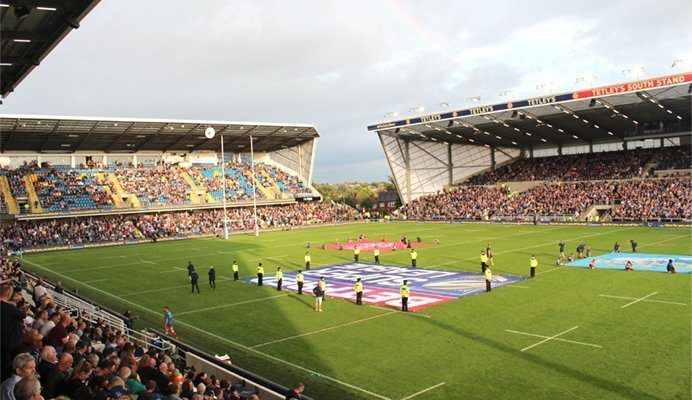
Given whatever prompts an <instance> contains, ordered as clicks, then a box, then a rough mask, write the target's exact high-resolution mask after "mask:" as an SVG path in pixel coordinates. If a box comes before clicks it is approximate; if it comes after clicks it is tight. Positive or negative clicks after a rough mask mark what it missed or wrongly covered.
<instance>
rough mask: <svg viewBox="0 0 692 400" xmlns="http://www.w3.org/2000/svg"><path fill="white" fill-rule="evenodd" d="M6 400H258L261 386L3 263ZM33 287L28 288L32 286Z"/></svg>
mask: <svg viewBox="0 0 692 400" xmlns="http://www.w3.org/2000/svg"><path fill="white" fill-rule="evenodd" d="M0 277H1V278H2V286H1V287H0V300H2V315H1V319H2V350H1V352H2V379H1V380H2V383H1V384H0V397H2V399H3V400H40V399H41V398H44V399H47V400H50V399H55V398H59V399H74V400H106V399H116V400H117V399H121V398H122V399H130V398H132V399H134V398H137V399H141V400H181V399H189V400H241V399H249V400H259V399H260V397H259V396H260V393H259V391H258V389H257V388H256V387H248V386H247V385H246V384H245V382H244V381H239V382H236V383H232V382H231V381H229V380H226V379H219V378H218V377H216V376H215V375H209V374H207V373H205V372H197V371H195V369H194V368H188V367H187V366H186V365H185V363H184V361H183V360H181V359H179V358H176V359H173V358H171V357H170V356H169V355H167V354H165V353H164V352H163V351H162V350H160V349H158V348H156V347H153V346H150V347H148V348H147V346H143V345H142V343H141V342H139V341H138V340H136V339H133V338H132V337H131V336H128V335H127V332H126V331H122V330H118V329H116V328H113V327H112V326H109V325H108V324H107V323H105V321H104V320H102V319H99V318H95V317H94V316H93V315H89V314H88V313H86V312H83V313H81V314H80V313H79V312H77V311H76V310H70V309H67V308H64V307H62V306H59V305H56V302H55V301H54V297H55V296H56V295H55V294H54V293H56V292H57V293H60V292H64V289H62V286H60V283H59V282H57V283H56V286H55V288H54V289H50V288H49V287H48V286H47V285H46V284H45V283H44V282H42V281H41V280H40V279H39V280H38V281H37V282H35V284H34V283H33V281H30V280H29V279H27V276H26V275H25V273H24V272H23V271H22V270H21V269H20V266H19V262H16V261H9V260H8V259H6V258H0ZM30 283H31V285H30Z"/></svg>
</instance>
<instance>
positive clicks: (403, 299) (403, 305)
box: [399, 281, 411, 312]
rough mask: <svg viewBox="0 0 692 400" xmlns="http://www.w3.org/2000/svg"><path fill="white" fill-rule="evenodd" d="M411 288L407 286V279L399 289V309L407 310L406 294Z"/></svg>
mask: <svg viewBox="0 0 692 400" xmlns="http://www.w3.org/2000/svg"><path fill="white" fill-rule="evenodd" d="M410 292H411V290H410V289H409V288H408V281H404V284H403V285H401V288H400V289H399V294H401V311H404V312H406V311H408V296H409V294H410Z"/></svg>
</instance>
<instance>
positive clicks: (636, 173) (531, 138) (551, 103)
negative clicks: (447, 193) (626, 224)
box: [368, 73, 692, 219]
mask: <svg viewBox="0 0 692 400" xmlns="http://www.w3.org/2000/svg"><path fill="white" fill-rule="evenodd" d="M691 82H692V73H681V74H677V75H670V76H662V77H655V78H651V79H646V80H641V81H636V82H624V83H619V84H614V85H610V86H604V87H598V88H592V89H587V90H576V91H574V92H569V93H558V94H551V95H548V96H541V97H535V98H529V99H524V100H515V101H512V102H509V103H498V104H488V105H481V106H478V107H473V108H469V109H461V110H455V111H449V112H443V113H437V114H427V115H421V116H416V117H411V118H407V119H402V120H394V121H388V122H382V123H378V124H373V125H369V126H368V130H369V131H371V132H376V133H377V134H378V136H379V139H380V142H381V144H382V148H383V150H384V153H385V155H386V157H387V161H388V162H389V167H390V169H391V171H392V175H393V177H394V180H395V182H396V185H397V188H398V190H399V194H400V196H401V198H402V200H403V201H404V203H411V202H412V201H414V200H415V199H417V198H419V197H421V196H426V195H430V194H432V193H436V192H438V191H440V190H443V189H447V188H451V187H454V186H458V185H460V184H464V185H466V186H468V185H491V184H494V185H497V186H500V185H502V184H505V185H509V187H511V188H513V189H515V190H518V191H524V190H526V189H528V188H530V187H532V186H535V185H536V184H538V183H544V182H545V181H549V182H556V181H580V180H594V179H635V178H653V177H658V176H668V175H671V174H679V171H669V169H676V170H678V169H683V170H686V171H687V174H688V175H689V168H690V163H689V161H690V159H689V154H690V153H689V146H690V109H691V106H692V102H691V100H690V99H691V97H692V94H691V93H692V86H691V85H692V83H691ZM664 148H665V149H664ZM641 149H644V150H641ZM671 152H672V154H671ZM597 188H598V185H594V189H593V190H598V189H597ZM548 191H550V189H548ZM685 194H687V193H685ZM539 195H540V193H539ZM618 200H624V199H618ZM588 205H590V206H600V205H607V206H612V204H597V203H589V204H588ZM527 211H528V212H530V213H531V214H533V213H534V212H536V211H537V210H527ZM550 211H553V212H554V211H557V212H559V213H567V212H568V211H574V210H573V209H570V210H567V209H560V210H550ZM578 211H579V212H580V215H579V217H580V218H581V219H584V218H586V216H587V215H581V212H582V211H584V209H583V207H581V208H579V209H578ZM486 214H488V213H486ZM476 217H477V218H478V217H481V215H476ZM649 217H651V218H655V217H658V215H646V216H644V218H645V219H647V218H649ZM678 217H684V218H689V217H690V215H689V213H685V215H684V216H678Z"/></svg>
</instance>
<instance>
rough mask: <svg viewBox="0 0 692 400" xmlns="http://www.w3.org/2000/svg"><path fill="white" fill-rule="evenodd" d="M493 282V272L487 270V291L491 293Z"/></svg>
mask: <svg viewBox="0 0 692 400" xmlns="http://www.w3.org/2000/svg"><path fill="white" fill-rule="evenodd" d="M492 280H493V271H491V270H490V268H486V269H485V291H486V292H489V291H491V290H492V287H491V286H490V282H491V281H492Z"/></svg>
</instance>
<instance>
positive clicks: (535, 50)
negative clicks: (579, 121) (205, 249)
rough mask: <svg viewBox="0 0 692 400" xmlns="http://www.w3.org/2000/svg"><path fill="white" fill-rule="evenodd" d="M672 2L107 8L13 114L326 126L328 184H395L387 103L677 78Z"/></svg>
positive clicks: (23, 94) (31, 82) (684, 26)
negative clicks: (380, 125)
mask: <svg viewBox="0 0 692 400" xmlns="http://www.w3.org/2000/svg"><path fill="white" fill-rule="evenodd" d="M664 4H665V8H666V10H674V12H669V13H667V14H666V18H665V19H663V18H661V17H660V13H656V12H652V6H651V3H650V2H647V1H645V0H631V1H629V0H628V1H624V0H622V1H613V2H602V1H600V0H583V1H581V2H579V3H567V2H552V3H550V4H547V3H545V2H544V1H539V0H527V1H525V2H522V3H521V5H520V6H518V5H517V3H516V2H515V1H509V0H498V1H496V2H493V3H492V5H489V4H488V3H483V2H480V3H478V2H477V3H468V2H458V1H451V0H447V1H444V0H440V1H437V2H435V3H434V7H432V6H431V4H430V3H426V2H418V1H413V0H373V1H371V0H354V1H349V2H344V1H338V0H324V1H308V0H295V1H291V2H286V1H280V0H266V1H262V2H257V1H250V0H236V1H233V2H221V1H205V2H195V4H194V7H190V2H189V1H182V0H149V1H146V2H144V1H137V0H119V1H117V2H101V3H100V4H99V5H98V6H97V7H96V8H95V9H94V10H93V11H92V13H91V14H89V15H88V16H87V18H86V19H85V20H84V21H83V22H82V24H81V25H82V26H81V27H80V29H78V30H76V31H74V32H72V33H70V35H68V36H67V38H66V39H65V40H64V41H63V42H62V43H61V44H60V45H59V46H57V47H56V49H54V50H53V52H52V53H51V54H50V55H49V56H48V57H46V59H45V60H44V61H43V62H42V64H41V65H40V66H39V67H37V68H36V69H34V71H33V72H32V73H31V75H30V76H29V77H28V78H27V79H26V80H25V81H24V82H22V83H21V84H20V86H19V87H18V88H17V90H16V91H15V93H13V94H12V95H11V96H9V97H8V98H7V99H5V100H4V103H5V104H4V105H3V112H5V113H35V114H66V115H100V116H124V117H143V118H146V117H151V118H191V119H195V118H197V119H224V120H255V121H267V122H287V123H290V122H305V123H313V124H315V125H316V126H317V128H318V130H319V131H320V134H321V138H320V140H319V143H318V151H317V156H316V166H315V176H316V177H320V181H330V180H332V181H348V180H353V179H356V177H359V178H361V177H362V178H363V179H366V180H376V179H385V178H386V176H387V175H388V174H389V169H388V167H387V163H386V161H385V159H384V154H383V153H382V149H381V146H380V143H379V140H378V138H377V136H376V135H375V134H372V133H369V132H366V130H365V126H366V124H367V123H369V122H379V121H381V120H383V119H385V118H384V117H383V115H384V114H385V113H387V112H390V111H399V112H400V113H401V115H402V116H406V115H407V114H406V111H407V110H408V109H409V108H410V107H413V106H417V105H424V106H426V110H428V111H435V110H436V104H438V103H440V102H446V101H450V102H452V103H453V106H454V107H465V106H467V105H468V103H466V102H465V99H466V98H468V97H472V96H481V97H482V98H483V102H494V101H497V100H499V91H501V90H506V89H510V88H512V89H515V90H516V92H517V93H516V96H517V97H529V96H534V95H536V94H538V91H537V90H536V88H535V86H536V84H537V83H540V82H555V83H556V85H555V88H554V90H572V89H573V88H574V87H575V78H576V77H578V76H584V75H585V74H594V75H597V76H598V84H606V83H609V82H614V81H619V80H622V79H623V77H622V76H621V75H620V71H621V70H622V69H626V68H631V67H636V66H644V67H646V68H647V71H648V73H649V74H650V75H658V74H665V73H669V72H670V64H671V63H672V61H673V60H675V59H677V58H680V57H681V56H682V55H681V54H679V53H680V51H679V50H678V49H680V48H682V49H688V48H690V47H692V46H691V45H692V31H690V30H689V28H688V24H689V18H688V16H689V15H690V14H691V13H692V2H689V1H683V0H668V1H665V2H664ZM433 11H434V12H433ZM671 43H673V44H671ZM368 163H371V164H368Z"/></svg>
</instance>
